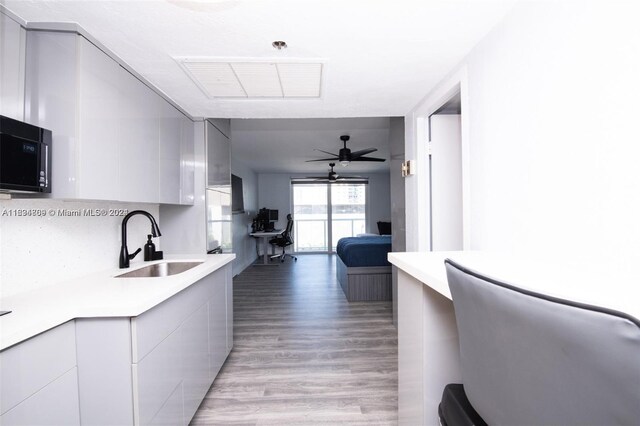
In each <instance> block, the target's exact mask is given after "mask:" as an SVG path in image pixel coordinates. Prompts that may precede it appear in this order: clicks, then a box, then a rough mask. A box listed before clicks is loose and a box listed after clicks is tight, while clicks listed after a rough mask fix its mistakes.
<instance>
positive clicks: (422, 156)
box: [406, 66, 471, 251]
mask: <svg viewBox="0 0 640 426" xmlns="http://www.w3.org/2000/svg"><path fill="white" fill-rule="evenodd" d="M468 87H469V83H468V75H467V68H466V66H463V67H461V68H460V69H459V70H457V71H456V72H455V73H453V74H451V75H450V76H449V78H448V79H446V80H444V81H443V82H442V83H441V84H440V85H438V87H436V89H434V90H433V91H432V92H431V93H430V94H429V95H428V96H427V97H426V98H425V100H424V101H423V102H422V103H421V104H420V106H419V107H417V108H416V110H415V111H414V113H413V119H414V124H415V127H414V132H415V141H416V144H415V155H416V157H415V158H416V159H417V160H418V161H417V164H418V167H417V168H416V172H415V178H416V182H415V185H412V186H411V187H409V188H407V190H406V196H407V197H415V199H416V201H417V211H418V213H417V217H416V218H414V221H417V224H418V230H417V231H418V238H417V241H415V245H416V246H417V247H415V248H414V249H413V250H418V251H431V250H432V247H431V243H430V242H431V232H430V228H431V215H430V212H431V205H430V201H429V200H430V198H431V194H430V192H429V187H430V181H429V176H430V175H431V170H430V164H429V163H430V162H429V151H428V143H429V132H430V128H429V125H430V120H429V117H430V116H431V115H432V114H433V113H434V112H436V111H437V110H438V109H439V108H440V107H442V106H443V105H444V104H445V103H446V102H447V101H449V100H450V99H451V98H452V97H453V96H455V95H456V94H457V93H460V103H461V114H460V126H461V129H460V134H461V157H462V158H461V165H462V245H463V250H470V249H471V232H470V229H471V211H470V195H471V187H470V179H469V177H470V141H469V139H470V137H469V92H468ZM410 219H411V218H407V224H409V220H410Z"/></svg>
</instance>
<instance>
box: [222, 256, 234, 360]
mask: <svg viewBox="0 0 640 426" xmlns="http://www.w3.org/2000/svg"><path fill="white" fill-rule="evenodd" d="M224 271H225V290H226V291H225V293H226V308H227V353H226V354H225V358H226V356H227V355H229V352H231V349H232V348H233V277H232V275H233V273H232V269H231V265H227V266H225V268H224Z"/></svg>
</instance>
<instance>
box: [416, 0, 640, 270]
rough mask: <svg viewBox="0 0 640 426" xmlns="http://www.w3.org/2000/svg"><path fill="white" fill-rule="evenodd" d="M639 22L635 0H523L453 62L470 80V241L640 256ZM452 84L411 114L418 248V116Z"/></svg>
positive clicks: (466, 103) (491, 246)
mask: <svg viewBox="0 0 640 426" xmlns="http://www.w3.org/2000/svg"><path fill="white" fill-rule="evenodd" d="M639 19H640V10H639V6H638V5H637V3H632V2H626V3H621V2H586V1H585V2H579V3H578V2H576V3H569V2H542V3H537V4H531V3H520V4H518V5H517V6H516V7H515V8H514V10H513V11H512V13H510V14H509V15H508V16H507V17H506V18H505V20H504V21H503V22H502V23H501V24H500V25H498V26H497V27H496V28H495V29H494V30H493V31H492V32H491V33H490V34H489V35H488V36H487V37H485V38H484V39H483V40H482V41H481V42H480V43H479V44H478V45H477V46H476V48H474V50H473V51H472V52H471V53H470V54H469V55H468V57H467V58H466V59H465V60H464V61H463V63H462V64H461V66H460V68H459V69H457V70H453V71H452V74H456V73H460V74H461V75H465V74H466V76H467V77H466V78H467V79H468V80H466V81H464V78H463V81H462V86H463V87H462V90H463V93H462V95H463V116H464V115H465V114H466V117H467V120H468V123H467V124H466V125H467V126H468V127H467V129H466V130H467V131H468V150H469V151H468V171H469V175H468V176H467V177H466V184H467V185H468V188H469V191H468V194H467V196H466V200H465V201H466V203H467V209H468V214H469V216H468V219H469V223H468V226H469V228H468V234H469V235H468V238H469V241H470V248H471V249H483V250H500V251H511V252H524V253H531V252H537V253H539V252H545V253H548V254H553V253H560V252H567V251H568V253H571V254H575V255H580V256H597V255H600V256H604V257H606V258H613V257H616V256H621V257H622V258H625V259H629V258H634V257H635V258H637V256H639V255H640V221H639V220H638V217H640V215H639V213H640V191H638V188H640V169H639V168H638V167H637V163H638V158H640V144H638V141H637V122H638V117H639V116H640V104H639V103H638V99H640V79H639V78H638V75H640V26H638V24H637V23H638V20H639ZM447 80H449V78H448V79H447ZM447 84H448V83H446V82H443V84H442V85H441V86H440V87H438V88H436V89H434V90H433V91H432V92H431V94H429V95H428V96H427V97H426V99H425V100H424V101H423V102H422V103H421V104H420V105H418V106H417V107H416V108H415V110H414V111H412V112H411V113H410V114H408V115H407V117H406V118H407V122H408V123H411V125H410V126H407V131H406V136H407V139H408V140H407V154H408V156H409V158H412V156H413V158H416V159H417V160H418V166H419V167H418V172H419V173H418V176H414V177H413V178H412V182H411V184H410V185H408V187H407V229H408V230H409V232H408V233H407V248H408V249H409V250H415V249H418V248H420V241H417V240H415V239H414V238H413V237H412V236H411V234H412V233H411V229H412V227H413V228H415V229H418V228H419V227H421V226H423V223H428V222H427V220H428V216H427V211H426V210H425V209H424V208H422V209H420V210H419V209H418V208H419V207H420V205H419V201H418V200H419V198H420V196H421V195H423V194H420V192H419V191H420V184H419V182H420V180H422V182H424V181H425V179H426V177H425V174H426V173H427V172H428V170H427V169H426V167H425V161H423V159H422V158H420V157H419V155H418V153H419V152H420V150H421V149H423V148H422V147H421V146H420V143H421V142H419V141H422V140H423V139H421V138H420V136H419V135H418V134H417V133H419V132H420V126H421V123H420V122H419V118H420V117H421V116H424V115H425V114H428V112H429V109H430V108H431V107H432V105H433V103H434V102H435V100H436V98H437V97H438V96H439V93H442V92H443V91H446V89H447V88H446V87H445V85H447ZM465 96H467V97H468V98H467V99H466V100H465ZM464 126H465V123H463V132H464V131H465V128H464ZM463 137H464V136H463ZM418 210H419V214H417V215H414V214H412V213H411V212H413V211H418Z"/></svg>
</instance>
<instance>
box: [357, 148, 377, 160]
mask: <svg viewBox="0 0 640 426" xmlns="http://www.w3.org/2000/svg"><path fill="white" fill-rule="evenodd" d="M377 150H378V149H377V148H367V149H361V150H360V151H356V152H352V153H351V159H354V158H357V157H362V156H363V155H367V154H371V153H372V152H376V151H377Z"/></svg>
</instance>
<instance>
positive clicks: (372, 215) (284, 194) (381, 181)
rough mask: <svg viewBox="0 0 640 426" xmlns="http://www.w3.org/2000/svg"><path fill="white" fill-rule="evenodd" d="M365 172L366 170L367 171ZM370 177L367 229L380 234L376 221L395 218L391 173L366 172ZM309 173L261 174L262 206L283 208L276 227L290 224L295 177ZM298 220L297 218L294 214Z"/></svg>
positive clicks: (386, 220) (259, 186)
mask: <svg viewBox="0 0 640 426" xmlns="http://www.w3.org/2000/svg"><path fill="white" fill-rule="evenodd" d="M363 174H364V173H363ZM365 175H366V176H367V177H368V178H369V198H370V199H369V211H368V221H367V232H372V233H376V234H377V233H378V226H377V224H376V222H378V221H383V222H389V221H390V220H391V199H390V187H389V173H370V174H365ZM305 176H307V175H304V174H301V175H296V174H288V173H260V174H258V207H259V208H263V207H266V208H268V209H278V210H279V220H278V222H277V223H276V228H284V227H285V225H286V224H287V219H286V216H287V213H290V212H291V178H292V177H305ZM294 219H295V217H294Z"/></svg>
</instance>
